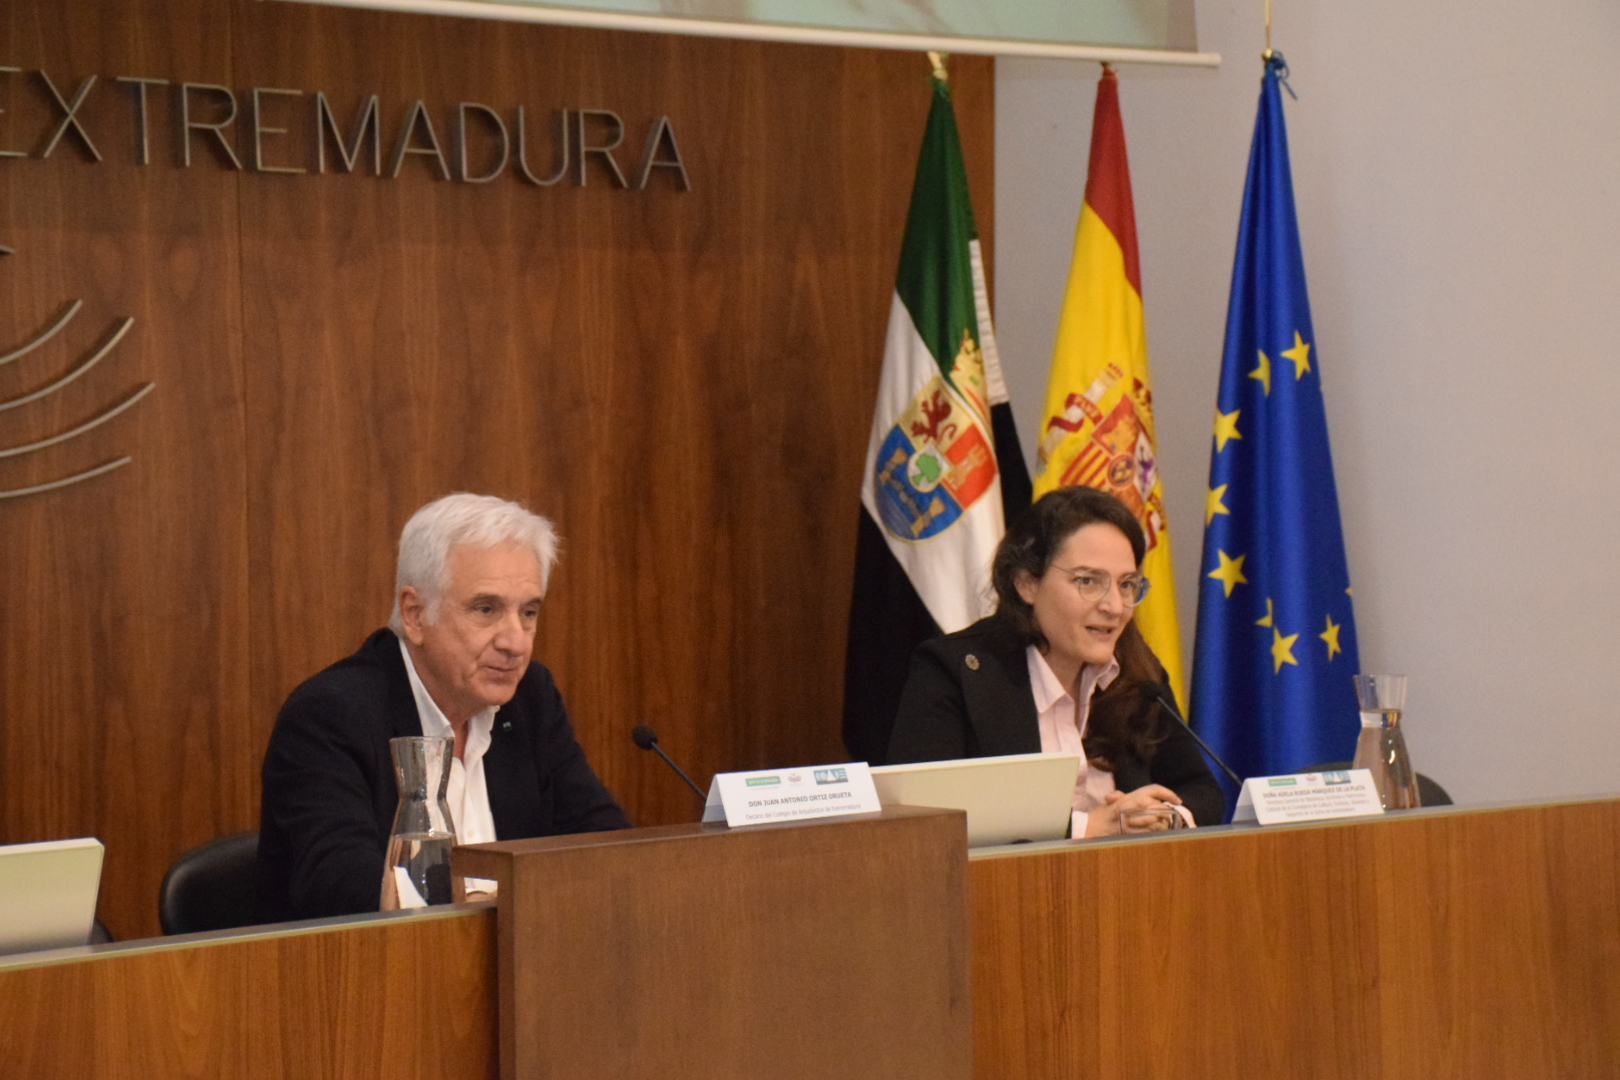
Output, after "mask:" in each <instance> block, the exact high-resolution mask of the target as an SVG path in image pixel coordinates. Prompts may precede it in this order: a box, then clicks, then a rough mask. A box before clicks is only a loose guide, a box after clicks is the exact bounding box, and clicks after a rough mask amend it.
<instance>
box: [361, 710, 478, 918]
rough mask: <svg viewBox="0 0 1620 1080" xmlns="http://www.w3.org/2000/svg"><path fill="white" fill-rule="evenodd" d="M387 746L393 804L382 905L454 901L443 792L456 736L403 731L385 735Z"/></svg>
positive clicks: (458, 893)
mask: <svg viewBox="0 0 1620 1080" xmlns="http://www.w3.org/2000/svg"><path fill="white" fill-rule="evenodd" d="M388 746H389V749H390V750H391V751H392V752H393V755H394V781H395V783H396V784H397V785H398V786H399V809H398V810H396V811H395V812H394V827H393V830H392V831H391V832H390V833H389V834H388V855H387V859H386V861H385V862H384V864H383V880H382V902H381V907H382V910H384V911H393V910H395V909H397V908H413V907H424V906H426V905H428V904H451V903H455V902H457V901H459V900H461V899H462V898H463V894H464V891H465V890H464V888H463V885H462V881H461V879H460V878H458V877H453V876H452V875H451V873H450V849H451V848H453V847H455V846H456V826H455V822H454V821H453V820H452V819H451V817H450V804H449V803H447V802H446V801H445V797H444V795H445V791H446V789H447V788H448V787H449V785H450V765H451V763H452V762H453V761H454V760H455V746H456V741H455V739H453V738H451V737H449V736H444V737H443V738H429V737H425V736H408V737H405V738H399V739H390V740H388Z"/></svg>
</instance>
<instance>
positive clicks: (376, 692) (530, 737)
mask: <svg viewBox="0 0 1620 1080" xmlns="http://www.w3.org/2000/svg"><path fill="white" fill-rule="evenodd" d="M556 558H557V539H556V534H555V533H554V532H553V531H552V528H551V523H550V522H549V521H547V520H546V519H545V518H543V517H540V516H539V515H537V514H532V513H530V512H529V511H527V510H525V509H524V508H523V507H521V506H519V505H517V504H516V503H511V502H506V501H505V500H502V499H496V498H492V497H490V496H487V495H466V494H458V495H447V496H445V497H444V498H442V499H439V500H437V501H435V502H431V503H429V504H428V505H426V506H424V507H422V508H421V509H420V510H418V511H417V512H416V513H415V514H414V515H413V516H412V517H411V520H410V521H409V522H407V523H406V525H405V529H404V531H403V532H402V533H401V534H400V539H399V570H398V576H397V582H396V585H395V589H394V614H393V618H392V619H391V620H390V621H389V625H388V628H387V629H383V630H379V631H377V632H376V633H375V634H373V635H372V636H371V637H370V638H368V639H367V640H366V643H365V644H364V645H362V646H361V648H360V651H359V652H357V653H355V654H354V655H353V656H351V657H349V658H347V659H345V660H342V661H339V662H338V663H336V664H334V665H332V666H331V667H329V668H327V669H326V670H325V671H322V672H321V673H320V674H318V675H316V676H315V677H313V678H312V679H310V680H309V681H308V682H305V683H304V684H303V685H302V686H300V687H299V688H298V689H296V690H294V691H293V692H292V695H291V696H290V697H289V698H288V699H287V703H286V704H285V705H284V706H282V709H281V715H280V716H279V717H278V718H277V719H276V727H275V731H274V732H273V733H272V734H271V736H270V748H269V750H268V751H267V752H266V754H265V759H264V798H263V803H262V808H261V815H260V826H259V876H260V900H261V904H260V906H261V915H262V917H263V918H265V919H266V920H267V921H279V920H283V919H302V918H315V917H319V916H326V915H344V914H350V913H353V912H361V911H375V910H377V908H378V905H379V902H380V895H381V892H380V890H381V884H382V875H383V861H384V856H385V849H386V846H387V842H388V833H389V830H390V828H391V827H392V823H393V818H394V811H395V809H396V807H397V805H398V802H399V794H398V791H397V789H396V786H395V783H394V770H393V764H392V760H391V758H390V755H389V747H388V740H389V739H391V738H394V737H396V736H401V735H424V734H426V735H453V736H454V737H455V763H454V764H453V765H452V767H451V776H450V789H449V792H448V801H449V803H450V811H451V815H452V817H454V818H455V823H456V832H457V837H458V839H459V840H460V841H461V842H462V843H464V844H467V843H482V842H487V841H491V840H512V839H518V838H523V837H530V836H551V835H556V834H560V833H576V832H596V831H601V830H606V829H622V828H627V827H628V826H629V824H630V822H629V821H628V820H627V819H626V818H625V816H624V812H623V811H622V810H621V809H620V808H619V804H618V803H617V802H615V801H614V799H613V796H612V795H611V794H609V793H608V790H607V789H606V788H605V787H603V786H602V782H601V781H600V780H598V779H597V777H596V774H595V773H594V772H592V771H591V767H590V764H589V763H588V762H587V761H586V760H585V753H584V751H583V750H581V749H580V746H579V744H578V743H577V742H576V741H575V739H574V731H573V728H572V727H571V726H570V725H569V722H568V713H567V711H566V710H565V709H564V708H563V702H562V696H561V695H560V694H559V693H558V692H557V687H556V685H555V684H554V683H553V682H552V679H551V673H550V672H549V671H547V670H546V669H545V668H544V667H543V666H541V665H540V664H538V663H535V662H534V661H533V660H532V659H531V654H532V652H533V649H534V634H535V628H536V625H537V623H538V621H539V617H540V602H541V600H542V599H543V598H544V596H545V592H546V584H547V581H548V579H549V578H550V575H551V568H552V565H553V564H554V563H555V562H556Z"/></svg>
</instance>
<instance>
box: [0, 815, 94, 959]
mask: <svg viewBox="0 0 1620 1080" xmlns="http://www.w3.org/2000/svg"><path fill="white" fill-rule="evenodd" d="M102 852H103V848H102V846H101V841H100V840H91V839H83V840H50V841H46V842H45V843H41V844H12V845H10V846H7V847H0V956H3V955H5V954H7V953H21V952H35V951H37V950H40V949H63V948H68V947H70V946H73V945H88V944H89V943H90V932H91V930H92V928H93V927H94V926H95V921H96V894H97V893H98V892H99V891H100V890H101V856H102Z"/></svg>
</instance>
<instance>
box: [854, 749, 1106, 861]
mask: <svg viewBox="0 0 1620 1080" xmlns="http://www.w3.org/2000/svg"><path fill="white" fill-rule="evenodd" d="M1079 776H1080V758H1079V757H1078V756H1076V755H1074V754H1010V755H1008V756H1006V757H985V758H963V759H961V760H959V761H924V762H918V763H917V764H914V765H879V766H877V767H875V768H873V770H872V783H873V784H874V785H876V787H877V792H878V801H880V802H881V803H882V804H883V805H884V806H894V805H897V804H898V805H904V806H940V807H948V808H950V809H953V810H966V811H967V816H968V823H967V827H968V846H969V847H989V846H991V845H994V844H1011V843H1015V842H1017V841H1020V840H1061V839H1063V838H1064V837H1065V836H1067V835H1069V812H1070V808H1071V807H1072V806H1073V803H1074V785H1075V781H1076V780H1077V779H1078V778H1079Z"/></svg>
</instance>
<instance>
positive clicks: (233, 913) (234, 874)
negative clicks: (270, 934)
mask: <svg viewBox="0 0 1620 1080" xmlns="http://www.w3.org/2000/svg"><path fill="white" fill-rule="evenodd" d="M258 861H259V834H258V833H256V832H244V833H237V834H236V835H235V836H225V837H221V838H220V839H218V840H210V841H209V842H208V843H206V844H204V845H202V846H201V847H196V848H192V849H191V850H190V851H188V852H186V853H185V854H184V855H182V856H180V857H179V858H178V859H176V860H175V861H174V865H173V866H171V867H169V872H168V873H167V874H165V875H164V876H163V887H162V888H161V889H159V890H158V922H159V923H161V924H162V926H163V932H164V933H165V934H195V933H198V932H200V931H203V930H230V929H233V928H235V927H238V926H252V925H253V924H254V923H256V922H258V921H259V918H258Z"/></svg>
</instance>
